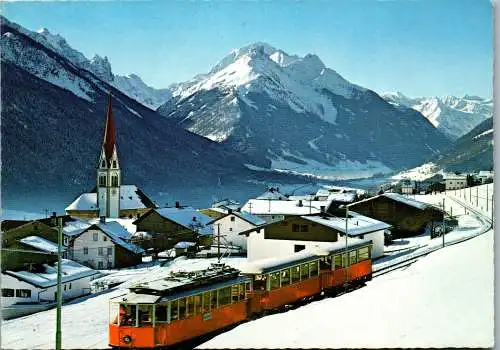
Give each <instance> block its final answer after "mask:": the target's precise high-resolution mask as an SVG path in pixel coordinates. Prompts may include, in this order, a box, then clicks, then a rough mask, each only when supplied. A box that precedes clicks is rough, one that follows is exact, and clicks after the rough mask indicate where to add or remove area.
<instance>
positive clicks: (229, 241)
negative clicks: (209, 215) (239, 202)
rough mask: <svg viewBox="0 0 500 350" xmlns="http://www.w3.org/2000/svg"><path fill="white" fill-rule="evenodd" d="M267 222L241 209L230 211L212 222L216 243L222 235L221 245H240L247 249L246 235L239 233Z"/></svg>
mask: <svg viewBox="0 0 500 350" xmlns="http://www.w3.org/2000/svg"><path fill="white" fill-rule="evenodd" d="M265 223H266V222H265V221H264V220H263V219H261V218H259V217H258V216H255V215H252V214H249V213H245V212H239V211H229V212H228V213H227V214H225V215H224V216H222V217H220V218H218V219H216V220H214V221H213V223H212V227H213V236H214V241H215V242H214V243H217V239H218V237H219V236H220V237H221V239H220V244H221V245H225V246H238V247H240V248H241V249H242V250H243V251H246V250H247V240H246V236H245V235H240V234H239V233H240V232H243V231H247V230H249V229H251V228H254V227H257V226H260V225H263V224H265Z"/></svg>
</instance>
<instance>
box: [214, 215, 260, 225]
mask: <svg viewBox="0 0 500 350" xmlns="http://www.w3.org/2000/svg"><path fill="white" fill-rule="evenodd" d="M229 215H234V216H237V217H239V218H240V219H242V220H245V221H247V222H248V223H250V224H252V225H254V226H259V225H263V224H265V223H266V221H265V220H262V219H261V218H259V217H258V216H255V215H252V214H250V213H247V212H241V211H233V212H231V213H227V214H226V215H224V216H222V217H220V218H218V219H215V220H214V222H216V221H219V220H221V219H223V218H225V217H227V216H229Z"/></svg>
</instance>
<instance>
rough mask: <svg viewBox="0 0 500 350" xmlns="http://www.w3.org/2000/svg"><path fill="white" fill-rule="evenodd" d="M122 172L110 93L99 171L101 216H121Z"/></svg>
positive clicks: (98, 202)
mask: <svg viewBox="0 0 500 350" xmlns="http://www.w3.org/2000/svg"><path fill="white" fill-rule="evenodd" d="M120 185H121V171H120V164H119V163H118V153H117V151H116V129H115V121H114V117H113V107H112V95H111V92H110V93H109V97H108V106H107V111H106V126H105V129H104V139H103V142H102V148H101V156H100V158H99V166H98V170H97V205H98V207H99V216H106V217H113V218H117V217H119V216H120Z"/></svg>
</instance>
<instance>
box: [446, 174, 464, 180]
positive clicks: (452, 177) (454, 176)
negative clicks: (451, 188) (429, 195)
mask: <svg viewBox="0 0 500 350" xmlns="http://www.w3.org/2000/svg"><path fill="white" fill-rule="evenodd" d="M466 178H467V176H465V175H457V174H444V175H443V179H444V180H465V179H466Z"/></svg>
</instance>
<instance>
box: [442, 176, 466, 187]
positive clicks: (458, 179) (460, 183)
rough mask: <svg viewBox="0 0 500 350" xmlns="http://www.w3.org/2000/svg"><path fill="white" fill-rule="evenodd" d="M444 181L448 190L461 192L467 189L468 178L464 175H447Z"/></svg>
mask: <svg viewBox="0 0 500 350" xmlns="http://www.w3.org/2000/svg"><path fill="white" fill-rule="evenodd" d="M443 180H444V184H445V189H446V190H459V189H461V188H465V187H467V177H466V176H464V175H456V174H445V175H443Z"/></svg>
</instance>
